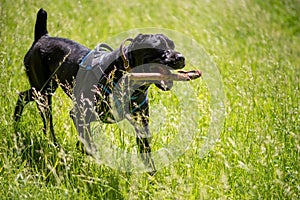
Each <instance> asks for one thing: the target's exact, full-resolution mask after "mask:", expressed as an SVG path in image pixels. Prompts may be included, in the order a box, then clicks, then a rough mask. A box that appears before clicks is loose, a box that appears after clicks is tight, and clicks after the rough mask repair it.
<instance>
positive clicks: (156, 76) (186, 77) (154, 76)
mask: <svg viewBox="0 0 300 200" xmlns="http://www.w3.org/2000/svg"><path fill="white" fill-rule="evenodd" d="M177 72H178V73H177V74H174V73H168V74H165V73H160V72H155V73H129V77H130V79H131V80H140V81H141V80H148V81H190V80H194V79H197V78H200V77H201V75H202V72H201V71H200V70H191V71H183V70H178V71H177Z"/></svg>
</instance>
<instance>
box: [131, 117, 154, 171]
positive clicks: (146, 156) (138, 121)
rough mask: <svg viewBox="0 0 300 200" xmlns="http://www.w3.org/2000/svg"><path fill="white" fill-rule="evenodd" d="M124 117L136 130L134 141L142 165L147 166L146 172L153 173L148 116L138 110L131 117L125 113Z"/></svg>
mask: <svg viewBox="0 0 300 200" xmlns="http://www.w3.org/2000/svg"><path fill="white" fill-rule="evenodd" d="M126 118H127V120H128V121H129V122H130V123H131V124H132V125H133V126H134V129H135V131H136V142H137V145H138V149H139V153H140V155H141V158H142V160H143V162H144V165H145V166H146V167H147V169H148V173H149V174H150V175H154V174H155V173H156V168H155V164H154V161H153V158H152V156H151V145H150V141H151V133H150V130H149V127H148V123H149V119H148V116H145V113H141V112H138V113H134V114H133V117H131V116H129V115H126Z"/></svg>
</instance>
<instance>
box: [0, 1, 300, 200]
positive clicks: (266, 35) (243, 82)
mask: <svg viewBox="0 0 300 200" xmlns="http://www.w3.org/2000/svg"><path fill="white" fill-rule="evenodd" d="M40 7H43V8H44V9H46V10H47V11H48V30H49V32H50V34H51V35H52V36H61V37H66V38H72V39H73V40H76V41H78V42H80V43H82V44H84V45H86V46H88V47H90V48H93V47H94V46H95V45H96V44H97V43H99V42H102V41H105V40H106V39H108V38H109V37H111V36H113V35H116V34H119V33H121V32H124V31H126V30H129V29H134V28H144V27H158V28H166V29H172V30H176V31H178V32H180V33H183V34H185V35H186V36H188V37H190V38H193V39H194V40H196V41H197V42H198V43H199V44H200V45H201V46H202V47H203V48H204V49H205V50H206V52H207V53H208V54H209V55H210V56H211V57H212V58H213V61H214V62H215V63H216V65H217V66H218V68H219V70H220V73H221V76H222V81H223V84H224V90H225V94H226V101H225V106H226V118H225V123H224V128H223V131H222V133H221V135H220V138H219V140H218V142H217V143H216V144H215V145H214V148H213V149H211V151H210V152H209V153H208V154H206V155H205V156H204V157H200V156H199V154H198V153H199V152H198V151H199V148H200V145H201V143H200V142H199V143H198V142H197V140H195V142H194V143H193V145H192V148H190V149H189V150H188V151H187V152H186V153H185V154H184V155H182V156H181V157H180V158H179V159H178V160H176V161H175V162H174V163H172V164H171V165H169V166H166V167H164V168H162V169H161V170H159V171H158V173H157V174H156V175H155V177H153V178H151V177H149V176H148V175H147V174H143V173H126V172H121V171H118V170H115V169H111V168H110V167H107V166H106V165H100V164H97V163H96V162H95V161H94V160H93V159H92V158H90V157H88V156H85V155H83V154H82V153H81V152H80V151H79V150H78V149H77V148H76V142H77V135H76V131H75V128H74V126H73V125H72V121H71V119H69V110H70V109H71V108H72V102H71V101H70V100H69V99H68V98H67V97H66V96H65V95H64V94H63V92H62V91H58V93H56V94H55V97H54V118H55V130H56V134H57V136H58V140H59V142H60V144H61V145H62V147H63V150H58V149H56V148H55V147H54V146H53V144H52V142H51V139H50V137H49V136H45V135H43V132H42V121H41V119H40V117H39V113H38V111H37V108H36V105H35V104H34V103H31V104H29V105H28V106H27V107H26V108H25V110H24V114H23V118H22V121H21V122H20V124H19V126H18V128H17V129H15V128H14V123H13V119H12V115H13V111H14V106H15V102H16V100H17V92H18V91H22V90H25V89H28V88H29V83H28V80H27V77H26V74H25V71H24V67H23V57H24V55H25V53H26V51H27V50H28V48H29V47H30V45H31V43H32V41H33V28H34V23H35V17H36V12H37V10H38V9H39V8H40ZM299 13H300V2H299V1H298V0H283V1H271V0H266V1H260V0H253V1H251V0H228V1H219V0H205V1H204V0H203V1H202V0H200V1H199V0H189V1H174V0H173V1H157V0H153V1H136V0H130V1H129V0H123V1H107V2H106V1H96V0H89V1H65V0H60V1H56V0H51V1H50V0H45V1H33V0H30V1H29V0H28V1H23V0H17V1H9V0H1V1H0V15H1V17H0V68H1V73H0V95H1V97H0V198H1V199H299V198H300V94H299V92H300V89H299V87H300V65H299V63H300V14H299ZM187 59H189V58H187ZM155 92H156V93H158V97H157V98H158V99H159V95H160V94H161V92H157V91H156V90H155V89H154V88H153V93H155ZM202 92H203V91H200V90H198V91H197V93H198V96H199V99H202V100H201V101H202V102H204V103H205V102H206V103H207V101H208V100H207V101H205V98H204V96H203V95H201V94H202ZM161 95H164V94H161ZM170 98H171V99H169V100H168V101H166V103H167V104H166V107H167V108H168V107H170V109H176V108H174V107H172V105H171V103H168V102H174V99H172V96H171V97H170ZM203 98H204V99H203ZM204 110H205V109H204ZM170 117H171V116H170ZM175 121H176V119H175ZM165 125H166V126H168V124H165ZM203 125H205V122H203ZM167 130H168V129H165V131H162V133H159V134H158V136H157V138H156V139H155V141H154V143H153V146H154V148H158V147H157V146H159V145H161V143H162V142H163V141H165V140H168V138H167V139H166V137H172V136H168V133H167ZM112 131H114V127H113V128H110V129H108V133H107V134H111V132H112ZM116 131H117V130H116ZM113 134H114V133H113ZM160 135H161V137H162V141H160V139H159V138H160ZM132 139H133V140H134V138H132ZM132 144H134V141H132Z"/></svg>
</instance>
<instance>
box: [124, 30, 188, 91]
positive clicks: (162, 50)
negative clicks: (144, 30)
mask: <svg viewBox="0 0 300 200" xmlns="http://www.w3.org/2000/svg"><path fill="white" fill-rule="evenodd" d="M126 54H127V56H128V60H129V65H130V67H131V69H133V70H134V68H137V67H139V69H141V68H140V66H142V68H143V71H144V72H160V73H165V74H167V73H171V72H170V70H176V69H182V68H183V67H184V66H185V58H184V56H183V55H182V54H181V53H179V52H177V51H175V45H174V42H173V41H172V40H170V39H169V38H168V37H166V36H165V35H163V34H153V35H152V34H139V35H138V36H137V37H135V38H134V39H133V40H132V43H131V44H130V45H129V46H128V48H127V52H126ZM155 85H156V86H157V87H158V88H160V89H162V90H169V89H171V88H172V86H173V82H172V81H160V82H158V83H155Z"/></svg>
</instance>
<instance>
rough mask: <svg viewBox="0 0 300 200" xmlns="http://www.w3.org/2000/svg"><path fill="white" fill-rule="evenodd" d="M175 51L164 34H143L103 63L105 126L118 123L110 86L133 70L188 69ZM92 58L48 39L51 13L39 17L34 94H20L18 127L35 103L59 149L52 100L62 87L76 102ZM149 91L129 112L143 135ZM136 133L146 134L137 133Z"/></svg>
mask: <svg viewBox="0 0 300 200" xmlns="http://www.w3.org/2000/svg"><path fill="white" fill-rule="evenodd" d="M174 48H175V45H174V43H173V42H172V41H171V40H170V39H168V38H167V37H166V36H164V35H162V34H156V35H143V34H139V35H138V36H137V37H136V38H134V39H132V41H131V43H130V44H129V45H128V46H127V47H125V46H124V45H121V48H120V49H117V50H114V51H111V52H109V51H107V52H106V54H105V56H104V58H103V59H102V63H101V66H104V67H105V70H104V71H103V75H102V76H101V80H99V84H98V85H97V86H98V92H97V94H95V96H96V98H95V99H96V101H97V102H96V103H95V104H96V111H97V113H98V114H99V117H100V119H101V120H102V121H104V122H108V123H111V122H112V121H111V120H109V119H111V118H113V116H112V115H111V114H110V106H109V104H108V103H107V102H109V101H108V100H107V98H108V96H109V92H110V91H112V90H113V87H114V84H110V83H112V82H118V81H119V80H120V79H121V78H122V76H123V75H124V73H126V72H127V71H128V70H129V69H130V70H134V69H135V68H136V67H137V66H141V65H146V66H149V67H151V66H152V65H155V64H159V65H162V66H165V71H168V70H169V69H181V68H183V67H184V66H185V59H184V57H183V56H182V54H180V53H179V52H176V51H174ZM90 52H91V50H90V49H89V48H87V47H85V46H83V45H81V44H78V43H76V42H74V41H72V40H68V39H65V38H59V37H50V36H48V31H47V13H46V11H45V10H43V9H40V10H39V11H38V13H37V19H36V24H35V37H34V42H33V44H32V46H31V48H30V49H29V51H28V52H27V54H26V56H25V58H24V65H25V68H26V73H27V76H28V78H29V82H30V85H31V88H30V89H29V90H26V91H23V92H21V93H20V94H19V98H18V101H17V104H16V108H15V112H14V120H15V121H16V122H18V121H19V120H20V117H21V114H22V111H23V108H24V106H25V105H26V104H27V103H28V102H30V101H34V100H35V101H36V102H37V105H38V108H39V111H40V113H41V116H42V119H43V123H44V129H43V131H44V132H45V133H46V130H47V127H48V126H49V127H50V132H51V135H52V137H53V140H54V142H55V143H56V142H57V139H56V137H55V134H54V128H53V121H52V106H51V105H52V101H51V97H52V95H53V93H54V92H55V90H56V89H57V87H58V86H61V87H62V89H63V90H64V92H65V93H66V94H67V95H68V96H69V97H72V93H73V88H74V84H75V83H74V80H75V78H76V75H77V73H78V71H79V69H80V63H82V62H83V60H84V59H85V57H86V56H87V55H88V54H89V53H90ZM146 71H147V70H146ZM100 86H105V87H104V88H103V87H100ZM149 86H150V83H145V84H142V85H141V86H139V88H138V89H137V90H136V91H135V92H134V93H133V94H131V98H130V99H131V100H130V111H129V114H130V116H131V118H127V119H128V120H130V121H131V122H132V123H137V124H140V127H144V130H142V131H144V132H146V133H149V130H148V121H149V120H148V117H149V108H148V99H147V94H148V93H147V91H148V88H149ZM156 86H157V87H159V88H160V89H162V90H168V89H170V88H171V87H172V82H165V81H162V82H158V83H156ZM99 94H101V95H99ZM100 97H101V98H100ZM37 100H38V101H37ZM136 131H137V132H138V131H141V130H140V129H139V128H136ZM87 140H88V138H87ZM137 144H138V147H139V151H140V153H142V154H145V153H146V154H147V155H150V152H151V148H150V144H149V141H148V138H147V137H146V138H142V137H139V134H137ZM149 158H150V157H148V159H146V160H148V161H146V164H147V165H149V166H150V165H151V166H150V167H151V168H152V170H153V171H154V170H155V167H154V164H153V162H152V161H151V159H149Z"/></svg>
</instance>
